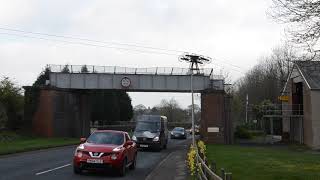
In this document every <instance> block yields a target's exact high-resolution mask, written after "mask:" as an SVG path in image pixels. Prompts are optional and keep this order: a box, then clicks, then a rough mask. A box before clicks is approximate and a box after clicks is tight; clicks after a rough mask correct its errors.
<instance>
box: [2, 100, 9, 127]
mask: <svg viewBox="0 0 320 180" xmlns="http://www.w3.org/2000/svg"><path fill="white" fill-rule="evenodd" d="M7 122H8V117H7V113H6V110H5V108H4V106H3V105H2V104H1V103H0V130H1V129H3V128H5V127H6V124H7Z"/></svg>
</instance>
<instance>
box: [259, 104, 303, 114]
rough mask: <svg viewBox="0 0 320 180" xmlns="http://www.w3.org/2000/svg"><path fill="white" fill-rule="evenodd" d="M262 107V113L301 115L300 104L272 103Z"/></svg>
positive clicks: (301, 106) (301, 107)
mask: <svg viewBox="0 0 320 180" xmlns="http://www.w3.org/2000/svg"><path fill="white" fill-rule="evenodd" d="M262 108H263V112H264V115H303V105H302V104H272V105H265V106H262Z"/></svg>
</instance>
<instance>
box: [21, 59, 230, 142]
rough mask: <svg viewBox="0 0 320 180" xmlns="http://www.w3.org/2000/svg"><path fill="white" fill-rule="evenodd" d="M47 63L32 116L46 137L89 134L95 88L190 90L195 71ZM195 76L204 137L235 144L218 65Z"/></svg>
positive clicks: (185, 91) (39, 133) (35, 124)
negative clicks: (46, 70)
mask: <svg viewBox="0 0 320 180" xmlns="http://www.w3.org/2000/svg"><path fill="white" fill-rule="evenodd" d="M48 67H49V69H50V73H49V79H47V81H46V85H45V86H43V87H41V88H40V98H39V103H38V107H37V109H36V112H35V113H34V116H33V117H32V131H33V132H34V133H35V134H38V135H42V136H47V137H56V136H64V137H80V136H87V135H88V134H89V133H90V106H89V105H88V104H89V98H88V93H90V91H92V90H123V91H126V92H180V93H189V92H190V91H191V72H190V70H189V69H187V68H160V67H155V68H128V67H116V66H113V67H112V66H85V70H84V69H83V67H84V66H79V65H68V66H65V65H49V66H48ZM66 67H67V71H65V70H66V69H65V68H66ZM192 74H193V73H192ZM192 76H193V90H194V92H196V93H201V125H200V133H201V135H202V137H203V139H204V140H205V141H206V142H208V143H231V139H232V138H231V134H232V133H231V129H232V124H231V119H230V98H229V97H228V96H226V94H225V91H224V79H223V77H221V76H216V75H214V74H213V69H200V70H199V71H197V72H196V73H195V74H193V75H192ZM26 93H27V89H26Z"/></svg>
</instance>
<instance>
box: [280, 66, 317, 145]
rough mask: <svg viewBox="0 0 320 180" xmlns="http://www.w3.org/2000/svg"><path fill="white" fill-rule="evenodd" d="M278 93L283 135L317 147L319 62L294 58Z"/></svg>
mask: <svg viewBox="0 0 320 180" xmlns="http://www.w3.org/2000/svg"><path fill="white" fill-rule="evenodd" d="M282 96H283V97H285V98H283V99H286V100H285V101H283V103H282V115H283V118H282V125H283V134H284V135H285V134H287V137H288V138H289V139H290V140H291V141H296V142H300V143H303V144H305V145H307V146H309V147H311V148H313V149H320V61H295V62H294V65H293V68H292V70H291V72H290V74H289V77H288V80H287V82H286V84H285V87H284V89H283V93H282Z"/></svg>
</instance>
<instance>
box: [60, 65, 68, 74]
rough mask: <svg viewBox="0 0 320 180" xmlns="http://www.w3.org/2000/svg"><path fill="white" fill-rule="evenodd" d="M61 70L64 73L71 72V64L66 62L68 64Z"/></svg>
mask: <svg viewBox="0 0 320 180" xmlns="http://www.w3.org/2000/svg"><path fill="white" fill-rule="evenodd" d="M61 72H62V73H70V69H69V65H68V64H66V65H65V66H64V67H63V68H62V70H61Z"/></svg>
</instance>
